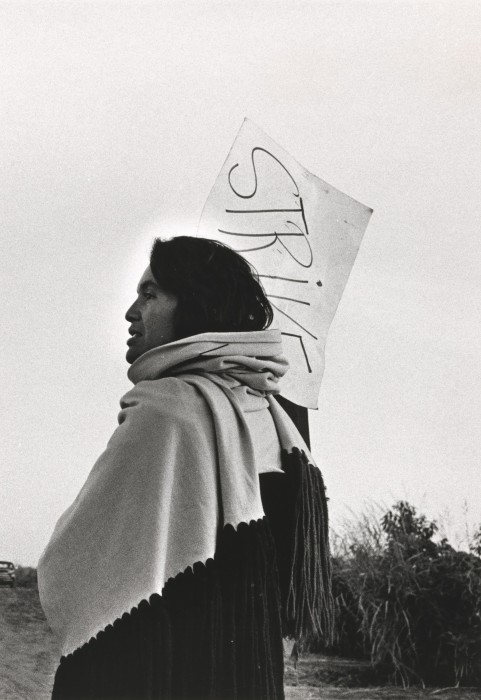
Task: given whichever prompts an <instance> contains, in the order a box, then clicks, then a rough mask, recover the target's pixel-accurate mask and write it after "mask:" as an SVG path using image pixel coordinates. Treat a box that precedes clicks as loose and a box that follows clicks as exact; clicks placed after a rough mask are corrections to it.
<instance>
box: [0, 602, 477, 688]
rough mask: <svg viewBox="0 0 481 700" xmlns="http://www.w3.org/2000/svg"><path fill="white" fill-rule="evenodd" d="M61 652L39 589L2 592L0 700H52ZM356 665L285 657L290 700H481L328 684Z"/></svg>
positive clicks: (0, 615) (309, 657)
mask: <svg viewBox="0 0 481 700" xmlns="http://www.w3.org/2000/svg"><path fill="white" fill-rule="evenodd" d="M57 659H58V651H57V649H56V647H55V644H54V640H53V636H52V633H51V632H50V629H49V628H48V625H47V622H46V620H45V617H44V615H43V612H42V609H41V607H40V601H39V599H38V594H37V591H36V590H32V589H27V588H14V589H10V588H0V700H49V698H50V690H51V687H52V682H53V674H54V670H55V666H56V663H57ZM353 665H355V664H354V662H350V661H348V660H341V659H337V660H336V659H334V660H333V659H328V658H326V657H321V656H317V655H307V656H305V657H303V658H301V659H300V660H299V662H298V664H297V668H296V669H295V668H294V665H293V663H292V662H291V660H290V658H289V657H287V658H286V699H287V700H313V699H314V698H321V699H322V700H331V699H332V700H337V699H338V698H349V699H350V700H378V699H379V700H421V698H431V700H436V698H440V699H441V700H475V699H476V700H481V689H479V688H478V689H473V690H468V689H452V688H451V689H438V690H433V689H432V688H431V689H429V690H420V689H412V688H411V689H407V690H403V689H400V688H346V687H342V688H341V687H334V686H333V685H329V684H327V683H326V679H329V678H330V677H332V676H333V675H336V674H339V673H343V670H344V669H345V673H346V676H349V675H350V673H351V670H352V667H353Z"/></svg>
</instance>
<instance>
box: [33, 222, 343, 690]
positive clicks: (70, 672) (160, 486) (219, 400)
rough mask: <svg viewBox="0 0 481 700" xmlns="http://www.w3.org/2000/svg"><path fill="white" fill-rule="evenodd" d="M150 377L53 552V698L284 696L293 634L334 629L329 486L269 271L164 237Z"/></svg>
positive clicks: (209, 244) (151, 290)
mask: <svg viewBox="0 0 481 700" xmlns="http://www.w3.org/2000/svg"><path fill="white" fill-rule="evenodd" d="M126 319H127V321H128V322H129V324H130V326H129V334H130V338H129V340H128V341H127V345H128V350H127V355H126V359H127V361H128V362H129V363H130V368H129V370H128V376H129V378H130V380H131V381H132V383H133V384H134V387H133V388H132V389H131V390H130V391H129V392H128V393H127V394H125V396H123V398H122V399H121V403H120V405H121V411H120V414H119V417H118V427H117V429H116V430H115V432H114V433H113V435H112V437H111V439H110V441H109V443H108V445H107V448H106V450H105V451H104V453H103V454H102V455H101V456H100V457H99V459H98V460H97V462H96V464H95V465H94V467H93V469H92V471H91V473H90V475H89V476H88V478H87V481H86V482H85V484H84V486H83V488H82V489H81V491H80V493H79V494H78V496H77V498H76V499H75V501H74V502H73V504H72V505H71V506H70V507H69V508H68V509H67V511H66V512H65V513H64V514H63V515H62V516H61V517H60V519H59V521H58V522H57V524H56V527H55V530H54V533H53V535H52V537H51V540H50V542H49V543H48V545H47V547H46V549H45V551H44V552H43V554H42V557H41V559H40V562H39V567H38V575H39V591H40V597H41V601H42V605H43V608H44V610H45V613H46V616H47V620H48V622H49V624H50V626H51V628H52V630H53V631H54V633H55V634H56V635H57V637H58V640H59V643H60V647H61V654H62V656H61V659H60V664H59V667H58V669H57V672H56V674H55V679H54V685H53V691H52V698H53V700H67V699H71V698H72V699H73V698H83V699H84V700H85V699H87V700H94V699H96V700H100V698H102V700H105V699H107V698H108V699H111V700H113V699H114V698H115V700H118V699H120V698H131V699H133V698H135V699H136V700H144V699H147V698H149V699H150V698H152V699H154V698H156V699H160V698H162V699H167V698H168V699H171V698H198V699H200V698H212V699H217V700H229V699H232V700H234V699H236V700H254V699H257V698H258V699H262V700H279V699H281V698H283V697H284V690H283V641H282V640H283V636H290V637H291V638H294V639H296V640H298V641H299V642H302V641H303V640H304V641H305V640H306V639H309V638H312V637H313V636H318V635H324V637H326V638H329V636H330V634H331V631H332V598H331V594H330V563H329V544H328V526H327V506H326V497H325V489H324V484H323V480H322V476H321V473H320V471H319V469H318V468H317V467H316V466H315V464H314V462H313V460H312V457H311V456H310V454H309V451H308V449H307V446H306V445H305V443H304V441H303V440H302V438H301V436H300V434H299V432H298V431H297V430H296V428H295V426H294V424H293V423H292V421H290V419H289V418H288V416H287V415H286V413H285V412H284V410H283V409H282V408H281V406H280V405H279V403H278V402H277V400H276V399H275V397H276V395H278V394H279V392H280V386H281V380H282V377H283V375H284V374H285V373H286V372H287V370H288V363H287V361H286V359H285V357H284V355H283V353H282V336H281V333H280V331H279V330H276V329H275V328H272V327H271V324H272V319H273V314H272V308H271V305H270V303H269V300H268V298H267V296H266V294H265V292H264V290H263V288H262V286H261V284H260V282H259V280H258V278H257V277H256V274H255V271H254V270H253V269H252V268H251V266H250V265H249V263H248V262H247V261H246V260H245V259H244V258H243V257H242V256H240V255H239V254H237V253H236V252H235V251H233V250H232V249H230V248H228V247H227V246H225V245H222V244H220V243H218V242H216V241H213V240H208V239H202V238H195V237H189V236H179V237H177V238H173V239H171V240H160V239H157V240H156V241H155V242H154V245H153V248H152V252H151V256H150V265H149V266H148V267H147V269H146V271H145V272H144V274H143V276H142V278H141V280H140V282H139V285H138V289H137V298H136V299H135V301H134V303H133V304H132V305H131V307H130V308H129V309H128V311H127V313H126Z"/></svg>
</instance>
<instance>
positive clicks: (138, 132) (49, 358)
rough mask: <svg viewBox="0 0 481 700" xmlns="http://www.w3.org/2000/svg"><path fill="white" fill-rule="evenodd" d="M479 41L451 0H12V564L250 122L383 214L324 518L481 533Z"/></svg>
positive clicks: (330, 385)
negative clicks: (145, 296) (373, 518)
mask: <svg viewBox="0 0 481 700" xmlns="http://www.w3.org/2000/svg"><path fill="white" fill-rule="evenodd" d="M480 47H481V6H480V5H479V3H477V2H472V3H464V2H460V1H459V0H456V2H451V3H444V2H434V3H424V2H416V3H401V2H393V1H391V2H389V3H387V2H386V3H376V2H338V3H324V2H311V3H307V2H304V3H303V2H300V1H299V0H296V1H295V2H292V3H287V2H281V1H279V2H252V3H248V2H242V3H240V2H235V3H230V2H217V3H216V2H195V3H185V2H177V3H172V4H168V3H160V2H156V3H151V4H150V3H149V4H147V3H120V2H119V1H118V0H117V2H115V3H102V2H96V3H94V4H88V3H82V2H76V3H74V4H70V3H67V2H63V3H60V4H54V3H44V2H43V3H39V2H35V3H33V2H32V3H28V4H27V3H24V4H23V3H20V2H18V1H16V2H12V3H8V2H2V3H0V65H1V66H2V68H1V71H0V158H1V172H0V195H1V196H0V205H1V221H2V233H1V239H0V246H1V247H0V259H1V263H2V275H1V289H0V292H1V299H2V306H3V308H2V314H3V318H2V321H3V334H2V338H1V341H0V347H1V355H2V360H3V362H2V368H1V371H2V374H1V385H2V392H1V404H0V418H1V420H2V434H3V449H2V458H1V466H0V479H1V481H0V483H1V490H0V558H6V559H13V560H14V561H17V562H22V563H24V564H35V563H36V561H37V558H38V556H39V554H40V552H41V550H42V548H43V547H44V545H45V544H46V541H47V539H48V537H49V536H50V533H51V531H52V529H53V526H54V524H55V521H56V519H57V518H58V516H59V515H60V513H61V512H62V511H63V510H64V509H65V508H66V507H67V506H68V505H69V504H70V502H71V501H72V500H73V498H74V497H75V495H76V493H77V492H78V490H79V488H80V486H81V485H82V483H83V482H84V480H85V478H86V476H87V474H88V472H89V471H90V469H91V467H92V465H93V463H94V461H95V459H96V458H97V456H98V454H99V453H100V452H101V451H102V450H103V449H104V446H105V444H106V442H107V440H108V438H109V437H110V435H111V433H112V431H113V429H114V428H115V425H116V416H117V412H118V401H119V398H120V396H121V395H122V393H124V392H125V391H126V390H128V388H129V382H128V380H127V378H126V374H125V373H126V368H127V365H126V363H125V360H124V355H125V349H126V347H125V341H126V336H127V323H126V322H125V321H124V320H123V315H124V313H125V310H126V308H127V307H128V305H129V304H130V303H131V300H132V298H133V294H134V290H135V285H136V282H137V278H138V276H140V273H141V272H142V270H143V269H144V268H145V266H146V264H147V252H148V249H149V245H150V241H151V238H152V236H153V235H154V234H157V235H158V234H161V235H169V234H170V233H178V232H179V231H181V230H184V229H185V230H186V231H187V232H189V226H190V227H191V229H190V230H191V231H192V230H193V228H194V227H195V225H196V223H197V220H198V217H199V216H200V213H201V210H202V206H203V204H204V202H205V200H206V198H207V196H208V194H209V190H210V188H211V186H212V184H213V182H214V180H215V178H216V176H217V173H218V171H219V169H220V167H221V165H222V162H223V160H224V158H225V157H226V155H227V152H228V150H229V148H230V146H231V144H232V141H233V140H234V137H235V135H236V133H237V130H238V129H239V127H240V124H241V122H242V119H243V118H244V116H248V117H250V118H251V119H253V120H254V121H255V122H256V123H257V124H258V125H259V126H260V127H261V128H263V129H264V130H265V131H266V132H267V133H268V134H269V135H270V136H271V137H272V138H274V139H275V140H276V141H277V142H278V143H279V144H280V145H281V146H283V147H284V148H286V149H287V150H289V151H290V153H291V154H292V155H293V156H294V157H295V158H296V159H297V160H298V161H299V162H300V163H302V164H303V165H304V166H305V167H306V168H308V169H309V170H311V172H313V173H315V174H317V175H319V176H320V177H321V178H323V179H324V180H326V181H328V182H329V183H331V184H332V185H334V186H335V187H338V188H339V189H341V190H343V191H345V192H346V193H347V194H349V195H351V196H352V197H354V198H356V199H358V200H360V201H361V202H363V203H364V204H367V205H368V206H371V207H373V208H374V210H375V211H374V215H373V217H372V219H371V223H370V224H369V226H368V229H367V232H366V234H365V237H364V242H363V244H362V246H361V251H360V253H359V256H358V259H357V261H356V264H355V267H354V270H353V272H352V275H351V278H350V280H349V283H348V286H347V288H346V292H345V294H344V297H343V300H342V301H341V305H340V307H339V311H338V314H337V316H336V319H335V321H334V323H333V326H332V328H331V332H330V336H329V339H328V347H327V366H326V373H325V378H324V383H323V387H322V390H321V400H320V410H319V411H318V412H315V413H312V414H311V430H312V432H313V442H314V453H315V455H316V456H317V457H318V459H319V461H320V463H321V465H322V468H323V472H324V476H325V479H326V482H327V485H328V491H329V495H330V498H331V513H332V518H333V521H334V522H335V523H338V522H339V520H340V519H341V518H342V517H343V516H344V515H345V514H346V512H347V509H348V508H351V509H354V510H355V511H358V510H360V509H362V507H363V503H364V502H365V501H366V500H374V501H377V502H382V503H385V504H386V505H391V504H392V503H393V502H394V500H396V499H399V498H408V499H410V500H411V501H412V502H413V503H414V504H415V505H417V506H419V507H420V508H421V510H423V511H425V512H426V514H427V515H428V516H429V517H437V518H441V519H442V520H443V522H444V524H445V527H447V528H448V529H449V532H450V534H451V535H452V537H453V539H456V538H457V537H460V536H462V535H463V532H464V529H465V525H464V523H465V520H467V521H468V523H470V524H471V526H473V524H474V523H476V522H481V498H480V494H481V460H480V454H481V444H480V443H481V441H480V432H481V431H480V425H481V333H480V330H479V328H480V314H481V293H480V270H481V243H480V233H479V229H480V220H481V157H480V128H481V48H480ZM465 502H466V503H467V506H465V505H464V504H465ZM466 510H467V514H466ZM448 511H449V514H448Z"/></svg>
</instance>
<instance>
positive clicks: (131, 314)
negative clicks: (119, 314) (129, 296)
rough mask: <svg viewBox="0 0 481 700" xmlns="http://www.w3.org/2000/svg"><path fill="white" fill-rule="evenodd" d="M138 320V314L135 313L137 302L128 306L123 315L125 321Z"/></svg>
mask: <svg viewBox="0 0 481 700" xmlns="http://www.w3.org/2000/svg"><path fill="white" fill-rule="evenodd" d="M138 319H139V312H138V311H137V302H136V301H134V303H133V304H132V306H130V307H129V308H128V309H127V311H126V313H125V320H126V321H137V320H138Z"/></svg>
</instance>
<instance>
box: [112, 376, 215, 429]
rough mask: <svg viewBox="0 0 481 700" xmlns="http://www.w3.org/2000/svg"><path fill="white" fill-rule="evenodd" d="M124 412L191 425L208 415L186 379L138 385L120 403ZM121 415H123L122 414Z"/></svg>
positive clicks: (147, 381)
mask: <svg viewBox="0 0 481 700" xmlns="http://www.w3.org/2000/svg"><path fill="white" fill-rule="evenodd" d="M120 407H121V409H122V412H123V411H129V409H130V410H132V409H135V412H136V413H137V414H139V415H147V414H148V415H156V416H158V417H161V416H162V417H169V418H177V419H182V420H183V421H185V422H190V421H191V420H194V419H195V418H197V420H200V419H201V416H202V414H206V408H207V407H206V403H205V400H204V399H203V397H202V395H201V393H199V391H198V390H197V389H196V387H195V383H193V382H190V381H189V380H188V378H187V377H182V378H181V377H164V378H162V379H154V380H146V381H141V382H138V384H136V385H135V386H134V387H133V388H132V389H131V390H130V391H128V392H127V393H126V394H125V395H124V396H123V397H122V398H121V400H120ZM122 412H121V413H122Z"/></svg>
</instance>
